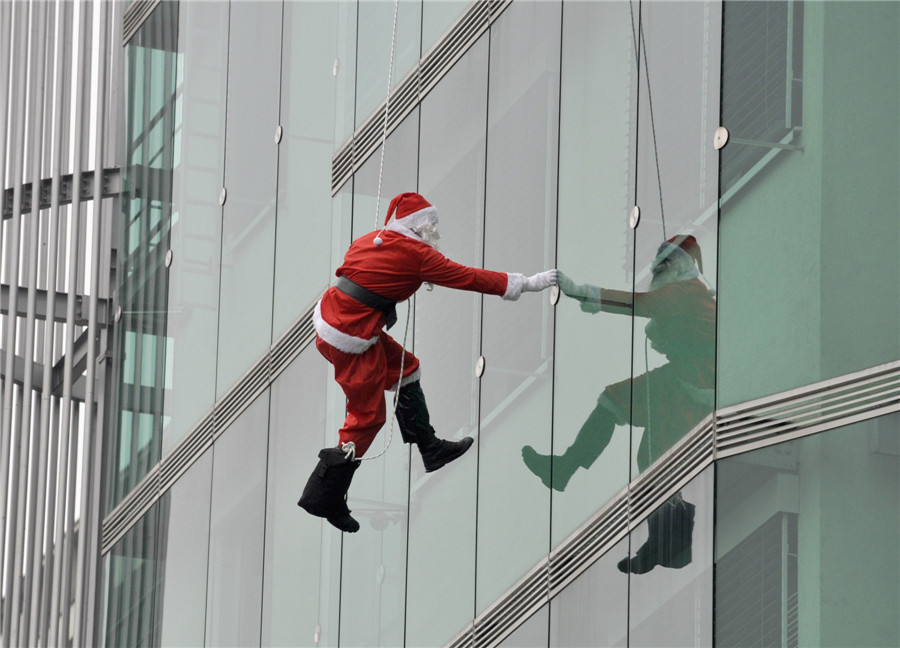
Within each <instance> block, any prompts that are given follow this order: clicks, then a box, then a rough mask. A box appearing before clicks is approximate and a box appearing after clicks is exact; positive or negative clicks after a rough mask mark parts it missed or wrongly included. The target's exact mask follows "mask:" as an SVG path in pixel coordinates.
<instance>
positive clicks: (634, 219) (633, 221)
mask: <svg viewBox="0 0 900 648" xmlns="http://www.w3.org/2000/svg"><path fill="white" fill-rule="evenodd" d="M640 222H641V208H640V207H638V206H637V205H635V206H634V207H632V208H631V215H630V216H629V217H628V225H629V227H631V229H635V228H637V226H638V223H640Z"/></svg>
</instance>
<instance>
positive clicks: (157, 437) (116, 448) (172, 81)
mask: <svg viewBox="0 0 900 648" xmlns="http://www.w3.org/2000/svg"><path fill="white" fill-rule="evenodd" d="M177 34H178V13H177V5H174V4H162V5H160V6H159V7H158V8H157V9H156V10H155V11H154V12H153V14H152V15H151V16H150V18H149V19H148V20H147V22H146V23H144V25H143V26H142V27H141V29H140V30H139V31H138V33H137V34H136V35H135V36H134V38H132V39H131V41H130V42H129V44H128V46H127V48H126V66H127V70H126V83H127V95H126V104H127V107H126V126H125V160H126V170H125V181H124V183H123V186H124V191H123V195H122V200H121V204H122V221H121V223H120V225H119V228H120V230H121V234H120V236H121V239H120V241H119V243H118V252H117V258H118V263H119V268H118V278H119V281H120V283H119V286H118V293H117V295H118V304H119V306H120V307H121V309H122V316H121V319H120V320H119V322H118V324H117V326H116V330H117V332H116V353H115V355H116V358H117V360H118V366H117V367H116V370H115V374H114V378H113V380H114V381H115V383H116V390H117V394H116V398H117V403H118V416H117V419H118V420H117V425H116V427H117V429H116V432H115V435H114V441H113V442H112V443H111V444H110V454H109V461H108V465H109V474H108V480H109V481H108V488H107V502H106V506H107V509H106V510H107V511H109V510H112V508H114V507H115V506H116V504H118V503H119V502H120V501H121V500H122V498H123V497H124V496H125V494H126V493H127V492H128V491H130V490H131V489H132V488H133V487H134V485H135V484H137V483H138V482H139V481H140V480H141V479H142V478H143V477H144V475H146V474H147V472H148V471H149V470H150V468H152V467H153V466H154V465H155V464H156V462H157V461H159V457H160V447H161V438H162V435H163V429H164V427H165V425H166V417H165V416H164V414H163V403H164V399H165V396H166V394H167V391H169V390H167V387H171V385H167V383H166V370H165V369H166V344H165V336H166V325H167V312H166V310H167V293H168V285H167V282H168V276H167V271H166V267H165V257H166V251H167V250H168V248H169V230H170V228H171V224H172V168H173V165H174V163H175V161H174V151H173V138H174V128H175V124H176V106H175V92H176V70H177V53H176V51H175V50H176V47H175V44H176V43H175V41H176V37H177Z"/></svg>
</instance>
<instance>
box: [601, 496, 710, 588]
mask: <svg viewBox="0 0 900 648" xmlns="http://www.w3.org/2000/svg"><path fill="white" fill-rule="evenodd" d="M694 509H695V507H694V505H693V504H689V503H688V502H685V501H684V499H682V497H681V493H676V494H675V495H673V496H672V497H670V498H669V499H668V500H667V501H666V503H665V504H663V505H662V506H661V507H659V508H658V509H657V510H655V511H653V513H651V514H650V517H648V518H647V528H648V530H649V534H648V536H647V541H646V542H645V543H644V544H643V545H641V547H640V549H638V550H637V552H636V553H635V555H634V556H633V557H632V558H623V559H622V560H620V561H619V564H618V567H619V571H621V572H623V573H626V574H627V573H629V572H630V573H632V574H646V573H647V572H648V571H650V570H651V569H653V568H654V567H656V566H657V565H660V566H662V567H671V568H673V569H680V568H681V567H684V566H686V565H688V564H690V562H691V536H692V534H693V531H694Z"/></svg>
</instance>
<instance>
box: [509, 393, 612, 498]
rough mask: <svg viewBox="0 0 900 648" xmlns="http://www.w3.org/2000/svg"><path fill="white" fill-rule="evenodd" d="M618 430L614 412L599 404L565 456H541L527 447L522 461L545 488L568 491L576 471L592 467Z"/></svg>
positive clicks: (524, 449) (523, 449)
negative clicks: (614, 432) (567, 487)
mask: <svg viewBox="0 0 900 648" xmlns="http://www.w3.org/2000/svg"><path fill="white" fill-rule="evenodd" d="M615 429H616V422H615V418H614V417H613V415H612V413H611V412H610V411H609V410H607V409H606V408H605V407H603V406H602V405H599V404H598V405H597V406H596V407H595V408H594V411H592V412H591V414H590V416H588V418H587V420H586V421H585V422H584V424H583V425H582V426H581V429H580V430H578V434H577V435H576V436H575V441H573V442H572V445H571V446H569V448H568V449H567V450H566V451H565V452H564V453H562V454H561V455H542V454H538V452H537V451H536V450H535V449H534V448H532V447H531V446H525V447H523V448H522V461H524V462H525V466H526V467H527V468H528V470H530V471H531V472H533V473H534V474H535V475H537V476H538V477H540V478H541V481H542V482H544V486H546V487H547V488H553V489H554V490H558V491H560V492H562V491H564V490H566V486H568V485H569V480H570V479H572V475H574V474H575V471H576V470H578V469H579V468H585V469H587V468H590V467H591V466H592V465H593V463H594V462H595V461H596V460H597V457H599V456H600V454H601V453H602V452H603V451H604V450H605V449H606V446H607V445H609V440H610V439H611V438H612V434H613V431H614V430H615ZM551 474H552V478H551Z"/></svg>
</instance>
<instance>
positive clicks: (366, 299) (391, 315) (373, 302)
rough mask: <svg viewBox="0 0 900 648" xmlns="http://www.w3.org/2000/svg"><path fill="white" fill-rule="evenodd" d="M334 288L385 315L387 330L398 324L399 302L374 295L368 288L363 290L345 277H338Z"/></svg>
mask: <svg viewBox="0 0 900 648" xmlns="http://www.w3.org/2000/svg"><path fill="white" fill-rule="evenodd" d="M334 287H335V288H337V289H338V290H340V291H341V292H342V293H344V294H345V295H350V296H351V297H353V299H355V300H356V301H358V302H361V303H363V304H365V305H366V306H369V307H370V308H374V309H375V310H377V311H381V312H382V313H384V323H385V326H386V327H387V328H391V327H392V326H393V325H394V324H396V323H397V302H395V301H394V300H393V299H388V298H387V297H382V296H381V295H379V294H377V293H373V292H372V291H371V290H369V289H368V288H363V287H362V286H360V285H359V284H358V283H356V282H355V281H351V280H350V279H347V277H345V276H343V275H341V276H339V277H338V280H337V283H336V284H335V286H334Z"/></svg>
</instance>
